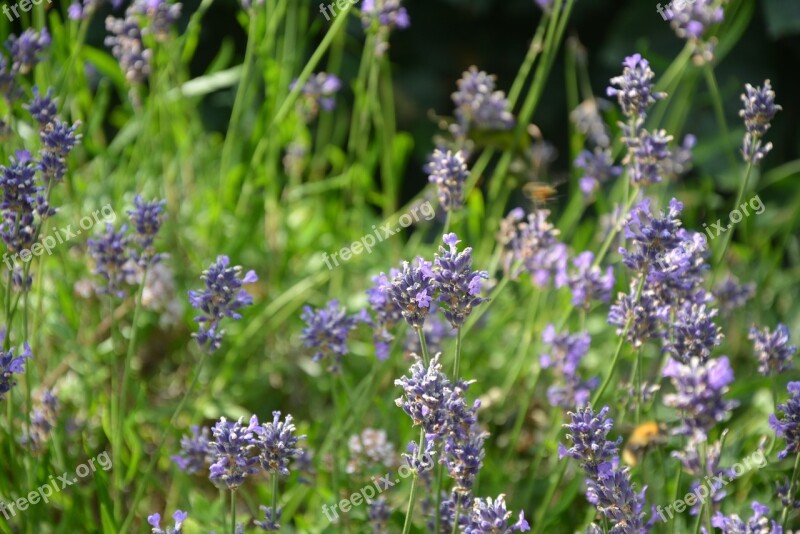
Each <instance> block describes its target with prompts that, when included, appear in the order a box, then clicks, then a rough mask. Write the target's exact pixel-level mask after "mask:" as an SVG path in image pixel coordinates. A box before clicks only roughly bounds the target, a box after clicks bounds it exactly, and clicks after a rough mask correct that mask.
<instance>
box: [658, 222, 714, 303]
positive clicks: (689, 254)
mask: <svg viewBox="0 0 800 534" xmlns="http://www.w3.org/2000/svg"><path fill="white" fill-rule="evenodd" d="M681 233H682V232H681ZM684 235H685V237H686V239H685V240H684V241H683V242H682V243H681V244H680V245H678V246H677V247H675V248H673V249H672V250H669V251H667V252H665V253H663V254H662V255H661V256H660V257H659V258H658V261H657V262H656V264H654V265H652V266H651V267H650V270H649V271H648V273H647V278H646V281H645V289H647V290H649V291H652V293H653V294H654V295H655V296H656V297H657V298H658V299H659V301H660V302H662V303H664V304H666V305H669V306H672V307H673V308H674V309H678V308H680V307H681V306H683V305H684V304H686V303H694V304H708V303H710V302H711V301H712V300H713V296H712V295H711V294H710V293H709V292H708V291H707V290H706V289H705V275H706V273H707V271H708V270H709V269H710V266H709V264H708V261H707V260H708V255H709V251H708V241H707V240H706V238H705V236H704V235H703V234H701V233H699V232H686V233H685V234H684Z"/></svg>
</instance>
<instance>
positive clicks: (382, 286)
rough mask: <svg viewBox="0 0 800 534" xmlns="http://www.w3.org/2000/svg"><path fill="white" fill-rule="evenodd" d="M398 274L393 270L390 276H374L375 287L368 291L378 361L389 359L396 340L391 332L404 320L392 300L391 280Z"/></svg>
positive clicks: (382, 274)
mask: <svg viewBox="0 0 800 534" xmlns="http://www.w3.org/2000/svg"><path fill="white" fill-rule="evenodd" d="M398 274H400V271H398V270H397V269H392V270H391V271H389V276H386V274H385V273H381V274H379V275H377V276H373V277H372V283H373V286H372V287H371V288H369V289H367V300H368V301H369V305H370V308H372V311H373V312H375V318H374V319H373V321H372V324H373V326H374V333H373V336H372V339H373V342H374V343H375V355H376V356H377V358H378V360H385V359H387V358H388V357H389V343H391V342H392V341H393V340H394V336H393V335H392V334H391V330H392V329H393V328H394V326H395V325H396V324H397V323H399V322H400V321H401V320H402V319H403V314H402V313H401V312H400V308H398V306H397V304H395V302H394V300H392V295H391V285H392V282H391V280H392V279H393V278H394V277H396V276H397V275H398ZM416 337H417V336H415V338H416Z"/></svg>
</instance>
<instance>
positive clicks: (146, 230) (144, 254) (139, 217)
mask: <svg viewBox="0 0 800 534" xmlns="http://www.w3.org/2000/svg"><path fill="white" fill-rule="evenodd" d="M133 203H134V209H132V210H129V211H128V215H129V216H130V219H131V223H132V224H133V227H134V229H135V230H136V235H134V237H133V239H134V241H135V242H136V243H137V245H138V248H139V250H138V251H136V250H134V251H133V258H134V259H135V260H136V261H137V263H139V265H140V266H141V267H147V266H149V265H152V264H154V263H158V261H159V260H160V259H161V254H156V252H155V250H154V248H153V243H154V242H155V239H156V236H157V235H158V231H159V230H160V229H161V225H162V223H163V222H164V206H165V205H166V201H165V200H152V201H150V202H148V201H146V200H143V199H142V196H141V195H136V197H134V199H133Z"/></svg>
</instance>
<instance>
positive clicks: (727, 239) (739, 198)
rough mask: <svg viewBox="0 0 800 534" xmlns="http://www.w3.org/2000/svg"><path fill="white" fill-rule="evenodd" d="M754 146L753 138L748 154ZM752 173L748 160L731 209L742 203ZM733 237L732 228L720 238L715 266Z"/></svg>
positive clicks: (751, 163) (719, 262) (750, 162)
mask: <svg viewBox="0 0 800 534" xmlns="http://www.w3.org/2000/svg"><path fill="white" fill-rule="evenodd" d="M755 144H756V140H755V138H754V139H753V141H752V143H751V146H750V153H751V154H752V153H753V150H754V148H753V147H755ZM752 173H753V158H752V157H751V158H750V161H748V162H747V171H746V172H745V175H744V180H742V183H741V185H740V186H739V192H738V193H737V194H736V203H735V204H734V206H733V209H736V208H737V207H738V206H739V203H741V201H742V197H743V196H744V192H745V191H746V190H747V184H748V182H749V181H750V175H751V174H752ZM732 236H733V228H729V229H728V231H727V232H725V236H724V237H723V238H722V239H723V240H724V241H723V242H722V250H720V251H719V256H718V257H717V266H719V264H721V263H722V260H724V259H725V252H726V251H727V250H728V245H729V244H730V242H731V237H732ZM719 270H720V269H716V272H719Z"/></svg>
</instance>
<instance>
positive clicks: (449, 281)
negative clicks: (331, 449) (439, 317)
mask: <svg viewBox="0 0 800 534" xmlns="http://www.w3.org/2000/svg"><path fill="white" fill-rule="evenodd" d="M443 240H444V244H445V245H447V247H448V248H445V247H443V246H439V253H438V254H436V255H435V256H434V260H433V280H434V285H435V287H436V291H437V292H438V300H437V302H439V304H440V305H441V306H442V308H443V310H444V316H445V318H446V319H447V320H448V321H450V324H451V325H452V327H453V328H454V329H455V328H461V327H462V326H463V325H464V321H465V320H466V319H467V317H469V315H470V314H471V313H472V309H473V308H474V307H475V306H477V305H479V304H481V303H482V302H486V300H487V299H485V298H482V297H481V296H480V294H481V288H482V285H483V282H482V280H484V279H487V278H489V273H488V272H486V271H473V270H472V247H467V248H465V249H464V250H462V251H461V252H459V251H458V243H460V241H459V239H458V236H457V235H456V234H453V233H450V234H445V236H444V237H443Z"/></svg>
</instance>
